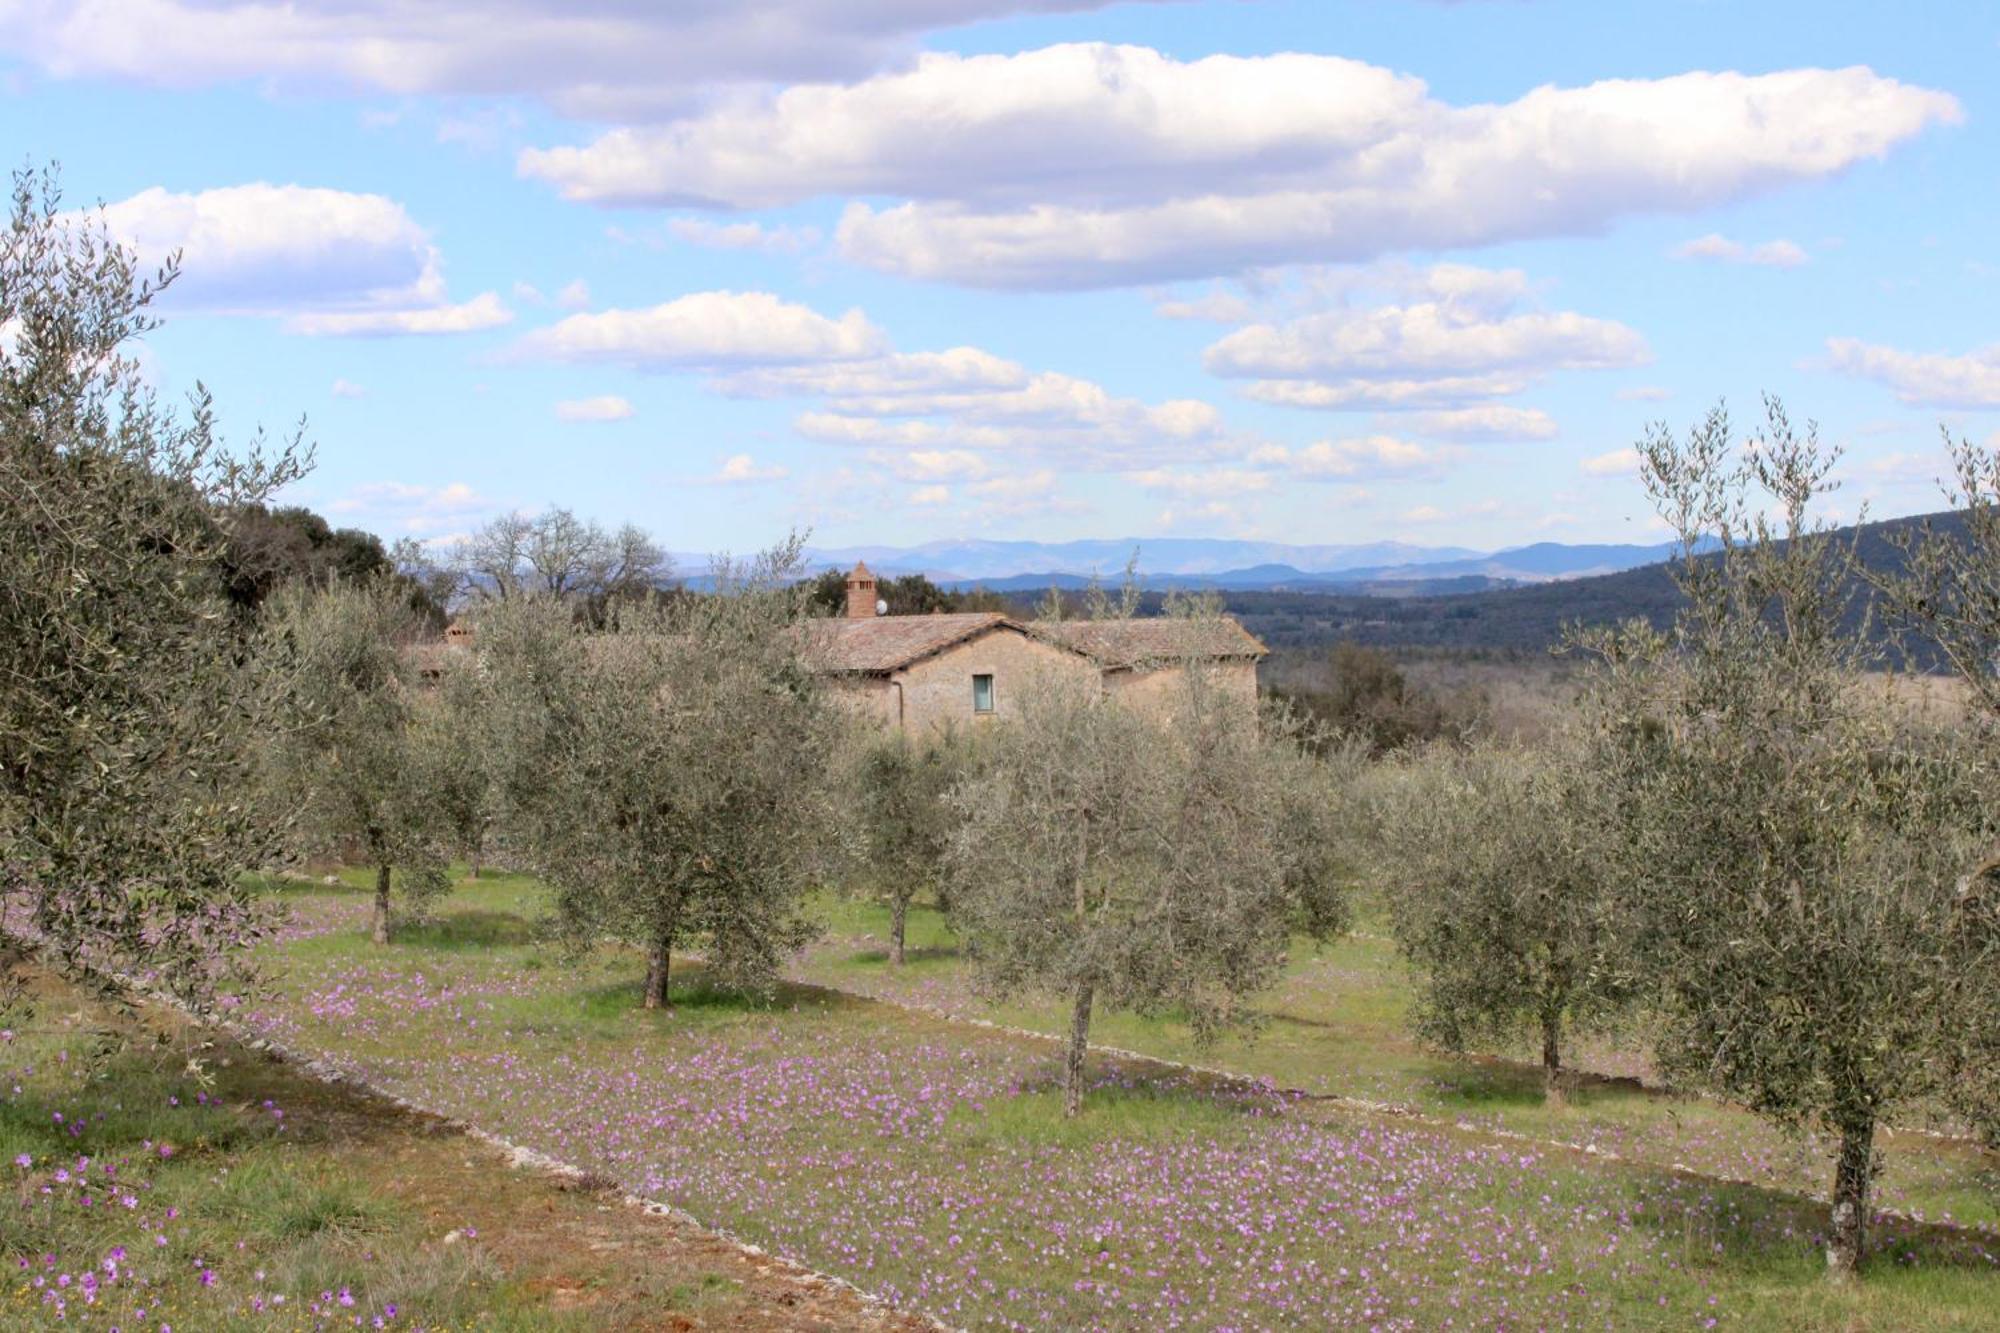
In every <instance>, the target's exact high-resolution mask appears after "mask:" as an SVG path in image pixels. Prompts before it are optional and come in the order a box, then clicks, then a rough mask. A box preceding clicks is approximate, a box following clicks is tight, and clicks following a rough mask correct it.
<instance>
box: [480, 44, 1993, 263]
mask: <svg viewBox="0 0 2000 1333" xmlns="http://www.w3.org/2000/svg"><path fill="white" fill-rule="evenodd" d="M1961 115H1962V112H1961V109H1960V107H1959V104H1958V102H1957V101H1956V100H1955V99H1954V98H1952V97H1951V96H1949V95H1948V94H1945V93H1941V92H1935V91H1931V90H1928V89H1924V88H1919V87H1913V86H1911V85H1908V84H1904V83H1899V82H1897V81H1896V80H1894V79H1889V78H1884V77H1882V76H1880V75H1877V74H1875V73H1874V72H1873V71H1872V70H1869V69H1866V68H1863V67H1854V68H1848V69H1839V70H1825V69H1795V70H1785V71H1779V72H1776V73H1769V74H1761V75H1745V74H1738V73H1730V72H1721V73H1709V72H1697V73H1688V74H1681V75H1676V76H1673V77H1670V78H1662V79H1653V80H1636V79H1623V80H1607V81H1604V82H1600V83H1594V84H1590V85H1587V86H1583V87H1576V88H1555V87H1542V88H1537V89H1534V90H1533V91H1530V92H1528V93H1526V94H1524V95H1523V96H1521V97H1519V98H1517V99H1515V100H1514V101H1511V102H1504V103H1494V104H1478V105H1467V106H1455V105H1452V104H1450V103H1447V102H1444V101H1441V100H1439V99H1437V98H1435V97H1433V96H1431V94H1430V92H1429V90H1428V88H1427V87H1426V86H1425V85H1424V83H1423V82H1422V81H1421V80H1419V79H1416V78H1412V77H1409V76H1407V75H1401V74H1397V73H1395V72H1393V71H1391V70H1386V69H1382V68H1380V67H1377V66H1372V65H1368V64H1364V63H1362V62H1359V61H1355V60H1348V59H1343V58H1340V57H1336V56H1325V55H1305V54H1280V55H1269V56H1254V57H1241V56H1227V55H1218V56H1209V57H1206V58H1204V59H1200V60H1194V61H1181V60H1176V59H1174V58H1172V57H1170V56H1167V55H1164V54H1162V53H1160V52H1158V51H1154V50H1150V49H1148V48H1144V47H1136V46H1107V45H1101V44H1074V45H1063V46H1054V47H1048V48H1045V49H1042V50H1035V51H1027V52H1022V53H1019V54H1014V55H972V56H966V55H956V54H949V53H930V54H926V55H924V56H923V57H921V58H920V59H919V60H917V61H916V62H915V64H914V65H912V66H911V67H909V68H908V69H905V70H901V71H898V72H894V73H888V74H882V75H878V76H876V77H874V78H871V79H867V80H864V81H861V82H859V83H853V84H844V85H843V84H831V83H822V84H803V85H795V86H792V87H788V88H785V89H783V90H782V91H778V92H775V93H773V94H771V95H769V96H767V97H765V98H763V99H761V100H748V101H746V100H742V99H738V100H734V101H731V102H729V103H728V104H726V105H723V106H719V107H717V108H715V109H713V110H711V111H708V112H706V113H704V114H700V115H695V116H691V117H688V118H685V119H682V120H679V121H676V122H674V123H671V124H667V125H661V126H643V127H633V126H626V127H621V128H619V129H615V130H612V131H610V132H608V133H606V134H604V135H602V136H601V137H599V138H597V139H596V140H594V141H592V142H590V143H588V144H585V145H581V146H558V147H553V148H545V149H529V150H527V151H525V152H524V153H523V154H522V155H521V157H520V159H519V164H520V169H521V171H522V172H523V173H524V174H526V175H528V176H531V177H535V178H538V179H541V180H545V181H547V182H549V183H550V184H552V185H553V186H555V187H556V188H557V189H559V190H560V191H561V192H562V193H563V194H564V196H565V197H568V198H571V199H576V200H584V201H589V202H593V203H599V204H612V205H644V206H659V205H668V206H700V207H710V208H727V209H754V208H764V207H771V206H776V205H783V204H789V203H793V202H797V201H799V200H802V199H806V198H813V197H833V198H853V197H855V196H866V197H874V196H887V197H888V198H889V199H891V200H901V201H902V202H898V203H889V204H887V205H882V206H878V205H876V204H873V203H864V202H855V203H851V204H850V205H849V206H848V208H847V210H846V212H845V215H844V216H843V218H842V220H841V223H840V226H839V229H838V232H837V240H838V242H839V244H840V247H841V249H842V251H843V252H844V253H845V254H846V255H847V256H848V257H849V258H850V259H853V260H855V261H857V262H859V263H862V264H866V265H870V266H872V267H876V268H880V269H883V270H885V271H890V272H895V273H900V274H904V275H907V276H912V277H918V278H927V279H935V280H944V281H951V282H957V283H962V284H966V285H970V286H985V287H1022V288H1065V287H1087V286H1106V285H1122V284H1131V283H1143V282H1157V281H1162V280H1168V279H1174V278H1189V277H1201V276H1208V275H1217V274H1228V273H1233V272H1239V271H1242V270H1244V269H1246V268H1250V267H1254V266H1259V265H1271V264H1280V263H1288V262H1300V261H1308V260H1321V261H1323V260H1339V261H1353V260H1362V259H1368V258H1371V257H1374V256H1376V255H1380V254H1384V253H1390V252H1395V251H1405V250H1409V249H1413V248H1427V249H1444V248H1455V247H1464V246H1473V245H1483V244H1491V243H1497V242H1504V241H1511V240H1518V239H1523V238H1527V237H1536V236H1551V235H1575V234H1582V233H1589V232H1595V231H1600V230H1602V229H1604V228H1605V227H1607V226H1609V225H1610V224H1612V223H1613V222H1615V221H1617V220H1618V219H1620V218H1622V217H1626V216H1630V215H1634V214H1642V213H1654V212H1668V213H1688V212H1693V211H1696V210H1698V209H1702V208H1706V207H1709V206H1712V205H1715V204H1718V203H1721V202H1725V201H1729V200H1734V199H1740V198H1746V197H1750V196H1754V195H1756V194H1759V193H1763V192H1766V191H1769V190H1771V189H1775V188H1778V187H1780V186H1783V185H1785V184H1788V183H1791V182H1795V181H1800V180H1811V179H1818V178H1822V177H1825V176H1827V175H1830V174H1833V173H1835V172H1838V171H1841V170H1843V169H1845V168H1847V167H1849V166H1852V165H1853V164H1855V163H1857V162H1860V161H1863V160H1866V159H1869V158H1874V157H1880V156H1882V155H1883V154H1884V153H1886V152H1887V151H1888V150H1889V149H1891V148H1893V147H1894V146H1896V145H1897V144H1899V143H1901V142H1903V141H1904V140H1906V139H1908V138H1910V137H1912V136H1914V135H1916V134H1918V133H1920V132H1922V131H1923V130H1924V129H1926V128H1927V127H1929V126H1932V125H1935V124H1938V123H1948V122H1955V121H1957V120H1958V119H1960V118H1961Z"/></svg>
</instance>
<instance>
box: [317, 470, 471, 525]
mask: <svg viewBox="0 0 2000 1333" xmlns="http://www.w3.org/2000/svg"><path fill="white" fill-rule="evenodd" d="M492 508H493V502H492V501H491V500H489V499H487V498H486V497H485V496H483V495H481V494H479V493H478V492H477V491H475V490H473V489H472V487H470V486H468V485H466V484H465V483H464V482H462V481H455V482H452V483H450V484H448V485H445V486H419V485H413V484H410V483H408V482H399V481H376V482H369V483H367V484H365V485H361V486H356V487H355V488H354V489H353V490H351V491H349V492H348V493H347V494H346V495H344V496H342V497H341V498H340V499H338V500H335V501H333V502H332V503H331V504H329V505H327V509H328V511H329V512H331V513H335V514H354V515H359V516H362V517H364V518H367V519H369V520H371V521H373V522H376V523H378V524H381V525H383V526H386V527H391V528H394V529H396V530H398V531H401V532H405V533H409V534H411V535H413V536H435V535H437V534H438V533H440V532H442V531H444V530H446V529H448V528H450V527H451V526H452V525H454V524H457V523H459V522H460V521H462V520H463V519H464V518H465V517H466V516H467V515H469V514H477V513H481V512H484V511H486V510H490V509H492Z"/></svg>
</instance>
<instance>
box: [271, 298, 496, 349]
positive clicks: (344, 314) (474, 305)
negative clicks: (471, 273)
mask: <svg viewBox="0 0 2000 1333" xmlns="http://www.w3.org/2000/svg"><path fill="white" fill-rule="evenodd" d="M513 319H514V312H513V311H511V310H509V309H508V308H507V307H506V306H505V305H504V304H502V302H501V300H500V298H499V297H498V296H496V295H495V294H494V293H492V292H486V293H483V294H482V295H479V296H475V297H473V298H472V299H471V300H470V301H465V302H462V303H460V304H458V305H439V306H419V307H417V308H415V309H411V310H325V311H311V312H307V313H304V314H298V315H293V316H290V317H289V318H287V319H286V320H285V328H286V330H287V331H288V332H291V333H305V334H317V335H323V336H331V337H347V338H390V337H396V336H399V335H402V334H423V333H477V332H479V331H480V330H482V329H497V328H499V327H501V326H502V325H504V324H509V323H512V322H513Z"/></svg>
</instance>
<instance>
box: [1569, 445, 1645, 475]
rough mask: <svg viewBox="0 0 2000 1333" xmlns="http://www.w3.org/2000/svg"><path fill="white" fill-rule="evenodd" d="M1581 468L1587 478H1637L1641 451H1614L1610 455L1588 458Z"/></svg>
mask: <svg viewBox="0 0 2000 1333" xmlns="http://www.w3.org/2000/svg"><path fill="white" fill-rule="evenodd" d="M1579 466H1580V467H1581V468H1582V469H1583V475H1584V476H1586V477H1636V476H1638V475H1639V451H1638V450H1637V449H1613V450H1612V451H1611V452H1610V453H1608V454H1597V455H1595V456H1593V457H1590V458H1586V459H1584V460H1583V462H1582V463H1581V464H1580V465H1579Z"/></svg>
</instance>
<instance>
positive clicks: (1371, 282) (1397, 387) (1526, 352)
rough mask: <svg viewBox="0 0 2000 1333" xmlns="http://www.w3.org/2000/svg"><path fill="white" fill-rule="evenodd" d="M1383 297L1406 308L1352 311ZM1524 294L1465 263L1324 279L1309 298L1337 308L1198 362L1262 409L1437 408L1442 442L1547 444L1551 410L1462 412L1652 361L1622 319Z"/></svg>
mask: <svg viewBox="0 0 2000 1333" xmlns="http://www.w3.org/2000/svg"><path fill="white" fill-rule="evenodd" d="M1377 289H1387V290H1391V291H1394V292H1396V293H1398V294H1399V295H1400V297H1401V298H1402V299H1403V300H1404V302H1405V303H1403V304H1393V305H1375V306H1361V305H1352V304H1348V302H1349V301H1350V300H1351V299H1353V298H1355V297H1357V296H1359V295H1362V294H1365V293H1368V292H1371V291H1374V290H1377ZM1528 290H1529V284H1528V280H1527V276H1526V275H1525V274H1523V273H1521V272H1520V271H1519V270H1517V269H1504V270H1492V269H1481V268H1474V267H1470V266H1467V265H1462V264H1440V265H1438V266H1436V267H1434V268H1431V269H1428V270H1414V269H1408V268H1402V267H1390V268H1387V269H1363V270H1355V271H1352V272H1350V273H1348V274H1345V275H1343V274H1341V273H1339V272H1338V271H1334V272H1331V273H1322V274H1318V275H1315V276H1314V278H1313V281H1312V285H1311V290H1310V292H1309V294H1310V295H1319V294H1321V293H1324V294H1328V295H1331V296H1333V297H1334V299H1336V300H1337V301H1338V302H1339V304H1336V305H1335V306H1334V307H1333V308H1331V309H1321V310H1315V311H1313V312H1311V313H1308V314H1302V315H1295V316H1292V317H1290V318H1284V319H1277V320H1268V319H1267V320H1265V321H1264V322H1259V323H1254V324H1249V325H1246V326H1244V327H1242V328H1239V329H1237V330H1235V331H1234V332H1232V333H1229V334H1227V335H1225V336H1224V337H1222V338H1221V339H1219V340H1218V341H1216V342H1215V343H1213V344H1212V345H1210V347H1209V348H1208V350H1207V351H1206V352H1205V353H1204V354H1203V358H1202V360H1203V364H1204V365H1205V366H1206V367H1207V368H1208V369H1209V370H1210V371H1211V372H1213V373H1215V374H1217V375H1222V376H1225V377H1229V378H1242V379H1248V380H1251V381H1252V383H1251V384H1250V385H1249V386H1248V387H1247V388H1246V389H1245V392H1246V393H1248V394H1249V395H1250V396H1251V397H1253V398H1257V399H1260V400H1262V401H1264V402H1271V403H1279V404H1282V405H1285V406H1291V407H1313V408H1329V409H1336V408H1353V407H1376V408H1383V409H1391V410H1395V409H1432V410H1431V411H1430V413H1429V429H1431V430H1433V431H1434V432H1435V433H1438V434H1443V435H1450V436H1453V437H1454V438H1489V439H1490V438H1547V437H1548V436H1550V435H1553V434H1554V432H1555V423H1554V422H1553V421H1551V420H1550V419H1549V418H1548V417H1547V415H1546V414H1544V413H1541V412H1537V411H1534V410H1532V409H1527V408H1501V407H1493V406H1486V405H1481V406H1476V407H1467V406H1465V405H1466V404H1477V403H1479V402H1480V400H1483V399H1491V398H1498V397H1504V396H1507V395H1510V394H1515V393H1519V392H1521V391H1522V390H1523V389H1526V388H1527V387H1528V386H1529V385H1530V384H1532V383H1534V382H1535V381H1536V380H1538V379H1540V378H1541V377H1542V376H1543V375H1545V374H1548V373H1550V372H1552V371H1557V370H1588V369H1603V368H1608V367H1620V366H1632V365H1638V364H1642V363H1644V362H1645V361H1647V360H1648V359H1650V356H1651V353H1650V351H1649V350H1648V349H1647V346H1646V340H1645V339H1644V338H1643V337H1641V336H1640V335H1639V333H1638V332H1637V331H1636V330H1634V329H1631V328H1629V327H1627V326H1626V325H1623V324H1619V323H1617V322H1615V321H1612V320H1606V319H1595V318H1592V317H1590V316H1587V315H1580V314H1576V313H1573V312H1570V311H1542V310H1533V309H1524V308H1522V307H1523V306H1524V305H1525V298H1526V296H1527V293H1528ZM1447 409H1448V410H1447Z"/></svg>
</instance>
